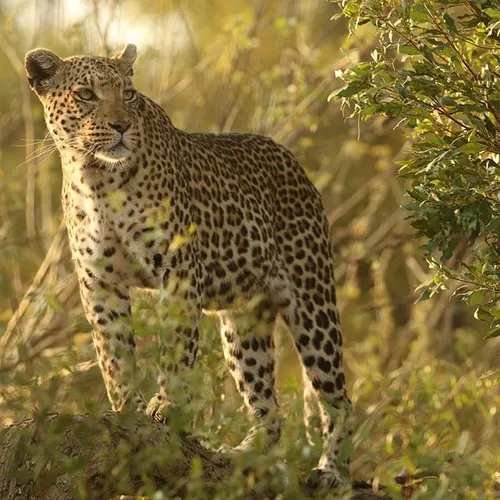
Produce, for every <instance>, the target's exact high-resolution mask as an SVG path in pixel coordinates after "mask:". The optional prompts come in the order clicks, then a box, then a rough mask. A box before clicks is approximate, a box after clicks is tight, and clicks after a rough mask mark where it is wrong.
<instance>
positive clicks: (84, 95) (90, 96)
mask: <svg viewBox="0 0 500 500" xmlns="http://www.w3.org/2000/svg"><path fill="white" fill-rule="evenodd" d="M75 95H76V96H77V97H78V98H79V99H81V100H82V101H95V100H97V96H96V95H95V94H94V92H92V91H91V90H90V89H87V88H85V87H81V88H79V89H76V90H75Z"/></svg>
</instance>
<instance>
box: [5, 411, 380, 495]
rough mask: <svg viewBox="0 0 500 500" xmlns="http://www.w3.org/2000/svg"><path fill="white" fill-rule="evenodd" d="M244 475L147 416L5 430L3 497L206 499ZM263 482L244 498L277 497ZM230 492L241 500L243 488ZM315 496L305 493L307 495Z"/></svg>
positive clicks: (53, 420) (46, 419)
mask: <svg viewBox="0 0 500 500" xmlns="http://www.w3.org/2000/svg"><path fill="white" fill-rule="evenodd" d="M237 473H240V474H241V475H243V476H244V475H245V474H247V475H250V474H251V473H250V472H249V471H241V470H240V471H239V472H238V471H237V470H236V469H235V467H234V465H233V463H232V461H231V460H230V459H229V458H228V457H226V456H224V455H221V454H219V453H215V452H213V451H210V450H208V449H207V448H205V447H204V446H202V445H201V444H200V443H199V441H198V440H196V439H195V438H193V437H192V436H189V435H187V434H185V433H178V434H176V433H174V432H170V431H169V429H168V426H165V425H162V424H159V423H155V422H152V421H151V419H149V418H148V417H146V416H144V415H137V414H116V413H113V412H105V413H103V414H100V415H98V416H90V415H68V414H61V415H59V414H47V415H44V416H37V417H36V418H35V419H29V420H25V421H23V422H20V423H17V424H14V425H11V426H10V427H7V428H6V429H4V430H3V431H1V432H0V498H1V499H2V500H73V499H75V498H96V499H113V498H128V499H132V498H153V496H151V497H148V496H147V492H151V491H155V489H157V490H165V489H166V490H167V491H168V492H169V498H176V499H189V498H192V491H194V490H193V489H192V487H193V483H196V487H198V488H201V489H202V490H203V495H204V496H203V498H211V494H210V492H211V491H214V492H215V491H216V489H217V485H220V484H221V483H223V482H224V481H227V480H228V478H229V479H230V478H231V477H232V475H233V474H237ZM261 479H262V474H261V475H260V476H259V474H254V475H253V477H252V480H251V483H252V485H253V486H251V487H250V488H248V489H247V490H246V491H245V492H244V494H243V496H242V497H241V498H248V499H255V500H258V499H265V498H276V495H278V494H279V492H278V491H271V490H269V489H268V488H267V487H266V488H267V489H266V488H264V490H263V489H259V488H258V482H259V481H260V480H261ZM190 488H191V489H190ZM353 488H354V490H355V492H356V493H355V496H353V497H352V498H353V499H357V500H371V499H379V498H384V497H380V496H377V495H375V494H374V493H373V492H372V491H371V488H370V486H369V485H368V484H367V483H362V482H358V483H355V484H354V485H353ZM190 492H191V493H190ZM228 493H231V494H230V495H228V498H236V497H235V496H234V494H235V493H236V492H235V491H231V492H228ZM144 495H146V496H144ZM231 495H232V496H231ZM308 497H309V495H308V494H307V492H305V491H304V496H303V498H308ZM158 498H159V497H158ZM322 498H326V497H324V496H322ZM386 498H387V497H386Z"/></svg>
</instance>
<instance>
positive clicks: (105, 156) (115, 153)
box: [94, 139, 132, 163]
mask: <svg viewBox="0 0 500 500" xmlns="http://www.w3.org/2000/svg"><path fill="white" fill-rule="evenodd" d="M131 153H132V152H131V150H130V148H128V147H127V146H126V145H125V144H124V142H123V140H122V139H120V141H119V142H118V143H117V144H115V145H114V146H111V147H110V148H108V149H99V150H97V151H95V152H94V156H95V158H96V159H98V160H101V161H104V162H107V163H122V162H124V161H126V160H127V159H128V158H130V155H131Z"/></svg>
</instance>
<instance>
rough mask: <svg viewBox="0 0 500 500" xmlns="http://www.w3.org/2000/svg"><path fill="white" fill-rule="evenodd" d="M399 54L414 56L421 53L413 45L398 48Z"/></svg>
mask: <svg viewBox="0 0 500 500" xmlns="http://www.w3.org/2000/svg"><path fill="white" fill-rule="evenodd" d="M399 52H401V54H407V55H409V56H416V55H419V54H421V53H422V52H420V50H418V49H417V48H416V47H414V46H413V45H406V44H405V45H400V46H399Z"/></svg>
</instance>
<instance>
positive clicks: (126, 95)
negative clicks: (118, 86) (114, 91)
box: [123, 89, 135, 101]
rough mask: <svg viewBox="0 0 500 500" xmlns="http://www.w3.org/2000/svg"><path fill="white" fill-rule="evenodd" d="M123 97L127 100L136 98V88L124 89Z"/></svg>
mask: <svg viewBox="0 0 500 500" xmlns="http://www.w3.org/2000/svg"><path fill="white" fill-rule="evenodd" d="M123 99H124V100H125V101H133V100H134V99H135V90H130V89H128V90H124V91H123Z"/></svg>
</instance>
